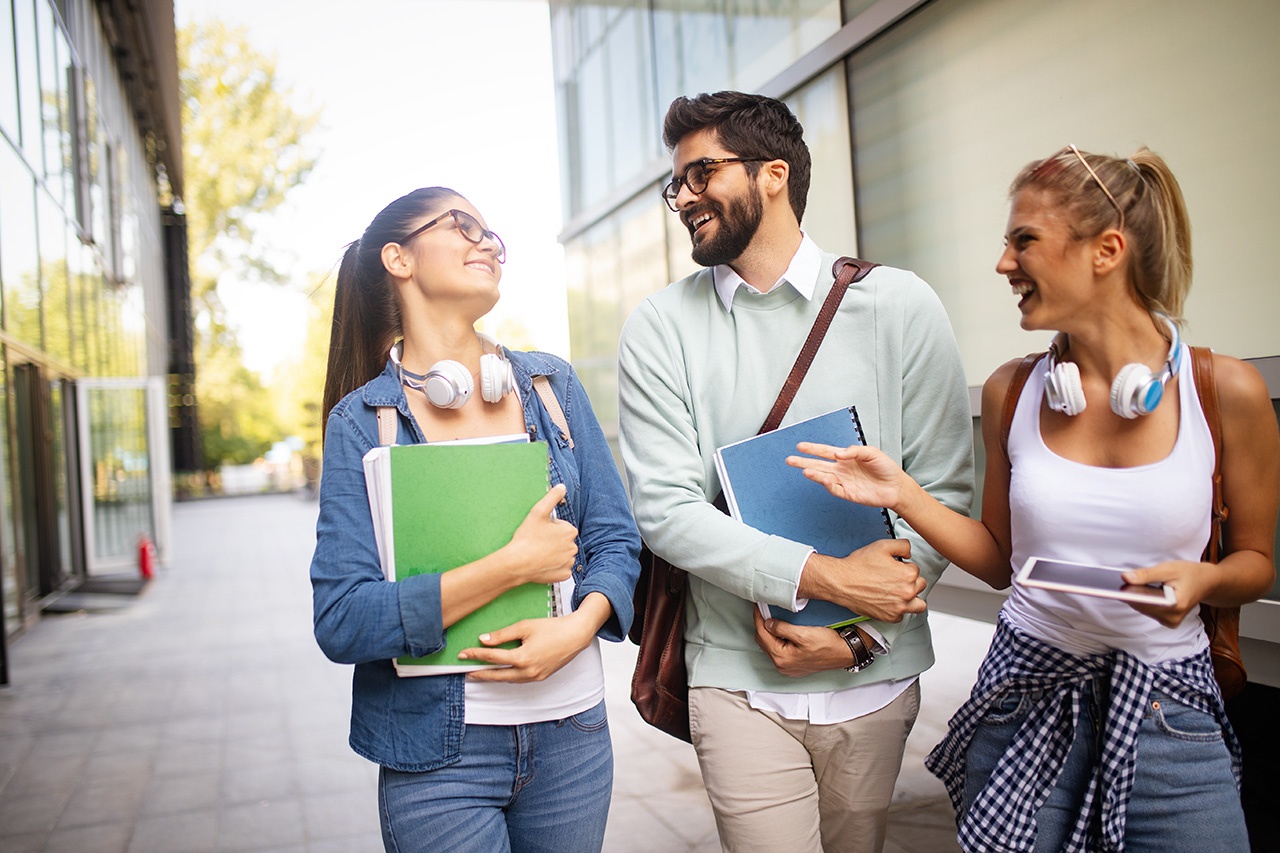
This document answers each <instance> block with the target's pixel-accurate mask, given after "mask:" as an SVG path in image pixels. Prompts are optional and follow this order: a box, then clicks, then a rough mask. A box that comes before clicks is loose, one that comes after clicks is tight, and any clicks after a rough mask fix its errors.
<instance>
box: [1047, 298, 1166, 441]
mask: <svg viewBox="0 0 1280 853" xmlns="http://www.w3.org/2000/svg"><path fill="white" fill-rule="evenodd" d="M1156 316H1158V317H1159V318H1160V319H1161V320H1163V321H1164V322H1165V325H1166V326H1168V327H1169V334H1170V336H1171V338H1172V342H1171V343H1170V345H1169V355H1168V356H1167V357H1166V358H1165V363H1164V367H1163V368H1162V369H1161V370H1160V372H1159V373H1156V374H1153V373H1152V372H1151V368H1149V367H1147V366H1146V365H1145V364H1142V363H1134V364H1126V365H1125V366H1124V367H1122V368H1120V372H1119V373H1117V374H1116V378H1115V380H1113V381H1112V383H1111V411H1113V412H1115V413H1116V414H1117V415H1119V416H1120V417H1122V418H1136V417H1138V416H1139V415H1146V414H1150V413H1151V412H1153V411H1155V408H1156V406H1158V405H1160V401H1161V400H1162V399H1164V386H1165V383H1166V382H1168V381H1169V380H1170V379H1172V378H1173V377H1175V376H1177V375H1178V369H1179V368H1180V367H1181V366H1182V341H1181V340H1180V339H1179V337H1178V326H1177V324H1176V323H1174V322H1173V321H1172V320H1170V319H1169V318H1168V317H1166V316H1165V315H1163V314H1158V315H1156ZM1065 341H1066V335H1064V334H1061V333H1059V334H1058V336H1057V337H1055V338H1054V339H1053V343H1052V344H1050V345H1049V362H1048V367H1047V369H1046V371H1045V377H1044V396H1045V400H1046V401H1047V402H1048V403H1049V408H1051V409H1053V410H1054V411H1055V412H1062V413H1063V414H1064V415H1070V416H1075V415H1078V414H1080V413H1081V412H1083V411H1084V408H1085V405H1086V403H1085V399H1084V386H1083V385H1082V384H1081V382H1080V368H1079V367H1077V366H1076V364H1075V363H1074V362H1070V361H1062V362H1060V361H1058V359H1059V358H1060V357H1061V354H1062V351H1063V349H1064V347H1063V346H1062V344H1063V343H1064V342H1065Z"/></svg>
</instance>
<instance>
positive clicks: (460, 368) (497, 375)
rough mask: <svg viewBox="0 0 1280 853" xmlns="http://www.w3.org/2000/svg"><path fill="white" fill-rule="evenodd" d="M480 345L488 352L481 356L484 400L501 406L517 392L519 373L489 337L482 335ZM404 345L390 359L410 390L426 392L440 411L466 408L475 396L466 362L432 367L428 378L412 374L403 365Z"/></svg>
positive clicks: (394, 347)
mask: <svg viewBox="0 0 1280 853" xmlns="http://www.w3.org/2000/svg"><path fill="white" fill-rule="evenodd" d="M480 341H481V343H483V344H484V348H485V350H487V351H486V352H485V354H484V355H482V356H480V397H481V398H482V399H483V400H484V401H485V402H486V403H498V402H501V400H502V398H503V397H505V396H506V395H507V394H510V393H511V392H512V391H514V390H515V387H516V373H515V370H514V369H512V367H511V362H509V361H507V359H506V356H504V355H503V354H502V351H501V349H499V347H498V345H497V342H495V341H494V340H493V339H492V338H490V337H488V336H486V335H480ZM402 345H403V344H402V342H401V341H396V342H395V343H394V344H392V346H391V353H390V355H391V363H392V364H394V365H395V366H396V371H397V372H398V373H399V374H400V381H401V382H402V383H403V384H404V386H405V387H406V388H412V389H413V390H415V391H420V392H422V393H423V394H425V395H426V397H427V400H429V401H430V402H431V405H433V406H435V407H436V408H439V409H460V408H462V407H463V406H464V405H466V402H467V401H468V400H470V399H471V395H472V394H473V393H474V392H475V382H474V381H473V380H472V378H471V371H470V370H467V368H466V367H465V366H464V365H463V364H462V362H460V361H454V360H453V359H444V360H443V361H437V362H436V363H435V364H433V365H431V369H430V370H428V371H427V372H426V373H425V374H419V373H411V372H410V371H408V370H406V369H405V367H404V365H403V364H401V363H400V348H401V346H402Z"/></svg>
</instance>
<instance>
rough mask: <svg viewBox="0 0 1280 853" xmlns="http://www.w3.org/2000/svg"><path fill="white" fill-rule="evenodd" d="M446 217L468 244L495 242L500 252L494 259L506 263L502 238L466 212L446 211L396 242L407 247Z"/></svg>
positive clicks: (505, 251)
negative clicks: (450, 218) (451, 221)
mask: <svg viewBox="0 0 1280 853" xmlns="http://www.w3.org/2000/svg"><path fill="white" fill-rule="evenodd" d="M446 216H452V217H453V224H454V226H455V227H456V228H457V229H458V233H459V234H461V235H462V236H463V237H464V238H466V239H467V241H468V242H471V243H475V244H476V245H479V244H480V243H481V241H483V240H484V238H486V237H488V238H489V240H490V241H492V242H493V245H495V246H497V247H498V252H497V254H496V255H494V259H495V260H496V261H497V262H498V263H500V264H501V263H505V262H506V260H507V247H506V245H504V244H503V242H502V238H501V237H499V236H498V235H497V234H494V233H493V232H492V231H490V230H489V229H487V228H485V227H484V226H483V225H481V224H480V223H479V222H478V221H477V220H476V218H475V217H474V216H472V215H471V214H470V213H467V212H466V211H465V210H446V211H445V212H444V213H442V214H440V215H439V216H437V217H436V218H435V219H433V220H431V221H430V222H428V223H427V224H426V225H423V226H422V227H421V228H418V229H416V230H414V231H411V232H409V233H408V234H406V235H405V236H404V237H402V238H401V239H399V240H397V241H396V242H397V243H399V244H400V245H401V246H403V245H405V244H406V243H408V242H409V241H410V240H412V239H413V238H414V237H417V236H418V235H419V234H421V233H422V232H423V231H426V230H427V229H428V228H430V227H431V226H433V225H435V224H436V223H438V222H441V221H443V220H444V218H445V217H446Z"/></svg>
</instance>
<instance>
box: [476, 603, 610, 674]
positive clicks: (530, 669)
mask: <svg viewBox="0 0 1280 853" xmlns="http://www.w3.org/2000/svg"><path fill="white" fill-rule="evenodd" d="M577 616H578V613H573V614H570V615H568V616H554V617H551V618H548V619H524V620H522V621H520V622H517V623H516V624H514V625H509V626H507V627H506V628H502V629H499V630H497V631H492V632H490V633H488V634H481V635H480V642H482V643H484V644H485V646H486V648H475V649H463V650H462V651H461V652H459V653H458V659H459V660H473V661H484V662H486V663H493V664H499V665H503V668H497V667H495V668H493V669H484V670H480V671H478V672H471V673H467V678H469V679H471V680H472V681H507V682H515V683H524V682H528V681H542V680H543V679H545V678H547V677H548V676H550V675H551V674H552V673H554V672H556V671H558V670H559V669H560V668H561V667H563V666H564V665H565V664H567V663H568V662H569V661H571V660H573V659H574V657H576V656H577V654H578V652H580V651H582V650H583V649H584V648H586V646H587V643H589V642H590V641H591V638H592V636H594V632H593V631H592V630H591V627H590V625H589V624H587V623H586V622H585V621H584V620H582V619H579V618H576V617H577ZM512 641H515V642H518V643H519V644H520V645H518V646H516V647H515V648H514V649H499V648H493V647H495V646H500V645H502V644H503V643H509V642H512Z"/></svg>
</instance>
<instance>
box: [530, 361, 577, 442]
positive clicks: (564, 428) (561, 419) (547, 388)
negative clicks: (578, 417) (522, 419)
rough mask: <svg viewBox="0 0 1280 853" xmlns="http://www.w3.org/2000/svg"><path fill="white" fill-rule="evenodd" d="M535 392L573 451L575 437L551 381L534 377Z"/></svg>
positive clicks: (542, 377)
mask: <svg viewBox="0 0 1280 853" xmlns="http://www.w3.org/2000/svg"><path fill="white" fill-rule="evenodd" d="M533 390H534V391H536V392H537V393H538V398H539V399H540V400H542V405H543V407H544V408H545V409H546V410H547V414H548V415H550V416H551V422H552V423H553V424H555V425H556V429H558V430H560V437H561V438H563V439H564V440H565V442H567V443H568V445H569V449H570V450H573V436H572V435H570V434H569V422H568V421H567V420H566V419H565V416H564V409H562V408H561V407H560V399H559V398H558V397H556V395H555V392H554V391H552V390H551V381H550V380H549V379H547V377H545V376H535V377H533Z"/></svg>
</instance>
